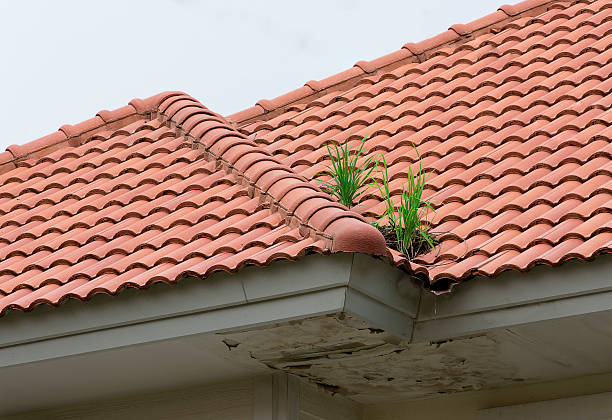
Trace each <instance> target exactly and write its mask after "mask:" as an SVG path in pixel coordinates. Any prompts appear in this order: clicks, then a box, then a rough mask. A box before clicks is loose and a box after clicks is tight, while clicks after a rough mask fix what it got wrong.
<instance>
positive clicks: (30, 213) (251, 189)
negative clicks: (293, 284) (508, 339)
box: [0, 0, 612, 314]
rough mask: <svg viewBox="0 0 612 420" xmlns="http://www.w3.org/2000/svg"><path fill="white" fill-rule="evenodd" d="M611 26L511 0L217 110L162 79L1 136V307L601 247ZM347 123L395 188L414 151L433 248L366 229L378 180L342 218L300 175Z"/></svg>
mask: <svg viewBox="0 0 612 420" xmlns="http://www.w3.org/2000/svg"><path fill="white" fill-rule="evenodd" d="M611 25H612V8H611V7H610V3H609V2H608V1H604V0H599V1H593V2H588V1H566V2H563V1H561V2H555V1H544V0H528V1H524V2H521V3H519V4H517V5H513V6H502V7H500V8H499V10H498V11H496V12H494V13H492V14H490V15H488V16H485V17H483V18H481V19H478V20H476V21H474V22H471V23H468V24H458V25H453V26H452V27H451V28H450V29H449V30H448V31H446V32H444V33H442V34H440V35H438V36H435V37H433V38H431V39H428V40H425V41H422V42H420V43H418V44H411V43H409V44H406V45H405V46H404V47H403V48H402V49H400V50H399V51H396V52H394V53H391V54H388V55H386V56H384V57H381V58H379V59H376V60H372V61H370V62H365V61H360V62H358V63H356V64H355V66H353V67H352V68H351V69H349V70H347V71H345V72H342V73H340V74H337V75H334V76H331V77H328V78H327V79H324V80H321V81H311V82H308V83H307V84H306V85H305V86H304V87H302V88H299V89H297V90H295V91H293V92H289V93H287V94H285V95H282V96H280V97H278V98H275V99H272V100H262V101H259V102H258V103H257V105H255V106H254V107H252V108H250V109H247V110H244V111H241V112H239V113H237V114H234V115H231V116H230V117H228V119H226V118H224V117H222V116H220V115H218V114H216V113H214V112H213V111H211V110H209V109H207V108H206V107H204V106H203V105H201V104H200V103H199V102H197V101H196V100H195V99H193V98H191V97H190V96H188V95H185V94H183V93H181V92H164V93H161V94H159V95H156V96H153V97H151V98H147V99H134V100H132V101H131V102H130V103H129V105H127V106H125V107H122V108H119V109H117V110H114V111H106V110H105V111H100V112H99V113H98V114H97V115H96V116H95V117H94V118H91V119H89V120H87V121H84V122H82V123H80V124H76V125H65V126H62V127H61V128H60V130H59V131H58V132H56V133H53V134H50V135H48V136H45V137H43V138H41V139H38V140H35V141H32V142H30V143H27V144H25V145H22V146H17V145H12V146H9V147H8V149H7V152H4V153H2V154H0V243H1V244H2V246H0V314H4V313H5V312H6V311H7V310H10V309H20V310H30V309H32V308H34V307H35V306H36V305H39V304H43V303H44V304H50V305H58V304H60V303H61V302H63V301H64V300H65V299H68V298H76V299H81V300H86V299H89V297H91V296H92V295H93V294H95V293H107V294H116V293H118V292H120V291H121V290H123V289H124V288H126V287H136V288H146V287H148V286H149V285H150V284H151V283H154V282H165V283H175V282H177V281H179V280H180V278H181V277H184V276H197V277H205V276H207V275H209V274H210V273H211V272H213V271H218V270H224V271H230V272H234V271H236V270H238V269H240V268H241V267H243V266H245V265H248V264H254V265H267V264H269V263H271V262H272V261H274V260H277V259H291V260H293V259H297V258H299V257H300V256H302V255H304V254H306V253H311V252H316V253H329V252H364V253H370V254H374V255H379V256H386V257H388V258H389V259H390V261H391V262H392V263H393V264H395V265H397V266H398V267H401V268H403V269H405V270H407V271H409V272H411V273H413V274H415V275H418V276H421V277H422V278H423V279H424V280H425V283H426V285H428V286H429V287H430V288H431V289H432V290H434V291H445V290H448V289H449V287H450V286H451V285H452V284H453V283H456V282H459V281H462V280H465V279H467V278H470V277H471V276H474V275H486V276H494V275H497V274H499V273H500V272H502V271H504V270H508V269H513V270H520V271H525V270H528V269H530V268H531V267H533V266H534V265H535V264H549V265H557V264H560V263H562V262H563V261H565V260H567V259H572V258H579V259H591V258H594V257H595V256H597V255H598V254H600V253H603V252H610V244H611V243H612V216H610V215H611V214H612V188H611V187H610V186H611V185H612V170H611V168H612V153H611V150H612V149H611V147H612V146H610V143H611V139H612V127H611V120H612V111H611V108H610V107H611V105H612V94H611V93H612V92H611V90H612V85H611V84H610V80H611V78H610V74H611V73H612V48H611V46H610V43H611V42H610V33H611V32H612V26H611ZM228 120H229V121H228ZM236 126H237V127H239V130H237V129H236V128H235V127H236ZM364 136H368V137H369V140H368V141H367V143H366V147H365V151H366V155H370V156H372V155H376V154H380V153H384V154H385V155H386V157H387V162H388V163H389V173H390V176H391V187H392V191H393V194H395V198H396V199H397V197H398V196H397V195H398V194H399V193H400V191H401V188H402V185H403V184H404V183H405V181H406V173H407V170H408V168H409V167H410V166H413V169H415V167H416V166H415V165H416V160H417V156H416V154H415V152H414V150H413V148H412V145H413V144H416V145H417V146H418V147H419V151H420V153H421V157H422V162H423V165H424V167H425V170H426V171H428V172H431V175H430V177H429V179H428V183H427V186H426V189H425V192H424V197H425V198H427V199H429V200H431V201H432V203H433V205H434V207H435V208H436V210H437V213H436V217H435V219H434V224H433V230H434V231H435V232H437V235H438V237H439V239H440V243H439V245H438V246H437V247H436V248H435V249H434V250H432V251H430V252H428V253H426V254H424V255H419V256H417V257H416V258H415V259H414V260H413V261H407V260H406V259H405V258H404V257H402V256H401V255H400V254H399V253H397V252H396V251H392V250H390V249H388V248H386V246H385V244H384V240H383V238H382V235H381V234H380V233H379V232H378V231H377V230H376V229H374V228H373V227H372V226H370V225H369V223H367V222H369V221H371V220H374V219H375V218H376V217H378V216H379V215H380V214H381V213H382V211H383V209H384V204H383V203H382V202H381V198H380V197H379V195H378V193H377V192H376V191H369V192H368V193H367V194H366V195H364V197H363V199H362V202H361V203H359V205H358V206H356V207H355V208H354V209H353V210H352V211H349V210H347V209H346V208H344V207H343V206H341V205H339V204H338V203H336V202H335V201H333V200H332V199H331V198H330V197H329V196H327V195H326V194H324V193H322V192H321V191H320V190H319V189H318V187H317V185H316V183H314V182H312V178H313V177H314V176H315V175H316V174H317V173H318V172H319V171H320V170H321V169H323V168H324V167H325V166H326V165H327V164H328V156H327V151H326V149H325V144H326V142H327V141H329V140H330V139H333V140H335V141H336V142H344V141H349V142H351V144H353V145H356V144H358V143H359V142H360V141H361V139H362V138H363V137H364Z"/></svg>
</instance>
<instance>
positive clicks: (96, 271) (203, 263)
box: [0, 92, 386, 314]
mask: <svg viewBox="0 0 612 420" xmlns="http://www.w3.org/2000/svg"><path fill="white" fill-rule="evenodd" d="M177 124H179V125H180V126H181V128H180V129H177V128H176V126H177ZM8 150H9V151H8V152H5V153H3V155H2V156H0V158H4V159H3V163H2V164H1V165H0V171H1V172H3V173H2V174H1V175H0V185H1V186H0V226H1V228H0V243H1V244H2V245H1V246H0V313H2V314H3V313H5V312H6V311H7V310H9V309H31V308H33V307H34V306H36V305H38V304H40V303H47V304H54V305H55V304H58V303H61V301H63V300H65V299H67V298H70V297H73V298H78V299H88V298H89V297H90V296H92V295H93V294H95V293H108V294H115V293H117V292H119V291H120V290H122V289H123V288H125V287H137V288H144V287H147V286H148V285H150V284H151V283H154V282H165V283H174V282H176V281H177V280H178V279H179V278H180V277H181V276H184V275H189V276H202V277H203V276H206V275H208V274H209V273H211V272H213V271H217V270H224V271H230V272H233V271H236V270H238V269H239V268H240V267H242V266H244V265H246V264H255V265H267V264H269V263H270V262H271V261H273V260H276V259H295V258H297V257H299V256H300V255H304V254H305V253H308V252H318V253H327V252H335V251H349V252H351V251H360V252H364V251H366V250H367V251H368V252H372V250H373V253H374V254H377V253H378V254H385V253H386V248H385V245H384V240H383V239H382V237H381V236H380V234H379V233H378V231H376V229H374V228H373V227H371V226H369V225H368V224H366V223H364V222H363V218H362V217H361V216H359V215H358V214H356V213H353V212H349V211H346V210H345V209H344V207H342V206H340V205H339V204H337V203H334V202H333V201H332V200H331V199H330V198H329V197H327V196H326V195H325V194H322V193H320V192H318V191H317V190H316V188H314V187H312V186H311V185H310V184H309V183H308V182H307V181H305V180H304V179H303V178H301V177H299V176H297V175H296V174H295V173H294V172H293V171H291V170H290V169H288V168H286V167H284V166H283V165H282V164H281V163H280V162H279V161H278V160H276V159H275V158H273V157H271V156H270V155H269V154H266V153H265V152H264V151H262V150H261V148H259V147H258V146H256V145H254V144H253V143H252V142H250V141H249V140H247V139H245V136H244V135H242V134H240V133H238V132H236V131H235V130H234V129H233V128H232V127H230V126H228V125H227V123H226V122H225V120H224V119H223V117H221V116H219V115H217V114H214V113H213V112H211V111H209V110H208V109H207V108H205V107H204V106H202V105H201V104H200V103H198V102H197V101H196V100H195V99H193V98H191V97H189V96H188V95H185V94H181V93H172V92H170V93H163V94H161V95H158V96H156V97H152V98H149V99H148V100H146V101H143V100H134V101H132V102H131V103H130V105H128V106H126V107H124V108H120V109H118V110H115V111H112V112H109V111H101V112H100V113H99V114H98V116H96V117H95V118H92V119H90V120H88V121H85V122H83V123H81V124H79V125H77V126H74V127H73V126H64V127H62V128H61V129H60V131H58V132H57V133H54V134H52V135H50V136H47V137H44V138H42V139H39V140H37V141H35V142H32V143H29V144H27V145H25V146H9V148H8ZM13 155H16V156H23V158H21V159H18V160H15V159H14V158H13ZM15 166H16V167H15ZM355 225H356V226H355ZM355 240H356V242H355Z"/></svg>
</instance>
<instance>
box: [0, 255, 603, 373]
mask: <svg viewBox="0 0 612 420" xmlns="http://www.w3.org/2000/svg"><path fill="white" fill-rule="evenodd" d="M611 267H612V256H601V257H599V258H598V259H596V260H595V261H593V262H588V263H584V262H569V263H566V264H564V265H563V267H562V268H551V267H536V268H534V269H533V270H532V271H530V272H529V273H517V272H508V273H504V274H502V275H501V276H499V277H497V278H495V279H487V278H482V279H474V280H471V281H469V282H467V283H466V284H463V285H460V286H458V287H456V288H455V290H454V291H453V292H452V293H450V294H448V295H442V296H435V295H432V294H431V293H429V292H426V291H424V290H422V289H421V288H420V287H419V286H418V284H417V283H416V282H415V281H414V280H412V279H411V278H410V277H409V276H408V275H406V274H405V273H403V272H401V271H399V270H397V269H395V268H393V267H391V266H390V265H388V264H386V263H385V262H383V261H379V260H376V259H373V258H371V257H368V256H365V255H360V254H334V255H328V256H321V255H311V256H307V257H304V258H303V259H301V260H300V261H298V262H290V261H279V262H276V263H274V264H272V265H271V266H270V267H266V268H260V267H248V268H245V269H243V270H242V271H240V272H239V273H237V274H228V273H224V272H221V273H216V274H214V275H212V276H211V277H209V278H208V279H206V280H198V279H185V280H182V281H181V282H179V284H177V285H173V286H168V285H164V284H159V285H154V286H152V287H151V288H150V289H148V290H146V291H142V290H126V291H124V292H122V293H120V294H119V295H117V296H106V295H98V296H95V297H94V298H92V299H91V300H90V301H89V302H85V303H84V302H80V301H68V302H66V303H64V304H62V305H60V306H59V307H57V308H50V307H39V308H37V309H35V310H34V311H33V312H31V313H21V312H17V311H14V312H9V313H8V314H7V315H6V316H5V317H3V318H1V319H0V367H6V366H14V365H19V364H24V363H30V362H35V361H41V360H47V359H52V358H58V357H66V356H71V355H78V354H85V353H90V352H95V351H101V350H108V349H113V348H121V347H126V346H132V345H137V344H143V343H152V342H157V341H163V340H169V339H179V338H181V337H190V336H194V335H198V334H205V333H211V332H222V331H236V330H244V329H252V328H257V327H258V326H262V325H269V324H273V323H281V322H287V321H291V320H295V319H305V318H311V317H315V316H319V315H325V314H337V313H348V314H350V315H351V316H353V317H355V318H357V319H360V320H363V321H366V322H368V323H370V324H371V325H373V326H375V327H377V328H380V329H383V330H386V331H388V332H391V333H393V334H395V335H397V336H398V337H400V338H402V339H403V340H405V341H406V342H429V341H443V340H448V339H454V338H460V337H466V336H470V335H475V334H479V333H483V332H487V331H493V330H497V329H502V328H508V327H512V326H517V325H525V324H532V323H538V322H543V321H547V320H552V319H559V318H564V317H572V316H580V315H584V314H588V313H593V312H602V311H609V310H611V309H612V299H611V298H612V281H610V280H611V276H610V275H609V273H610V272H611V271H610V268H611Z"/></svg>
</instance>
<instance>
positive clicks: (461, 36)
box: [227, 0, 589, 125]
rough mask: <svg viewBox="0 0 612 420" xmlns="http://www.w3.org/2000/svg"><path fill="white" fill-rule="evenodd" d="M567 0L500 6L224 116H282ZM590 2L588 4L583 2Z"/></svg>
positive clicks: (233, 119) (248, 119)
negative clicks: (299, 104)
mask: <svg viewBox="0 0 612 420" xmlns="http://www.w3.org/2000/svg"><path fill="white" fill-rule="evenodd" d="M568 1H569V0H524V1H522V2H520V3H517V4H515V5H503V6H500V7H499V8H498V10H497V11H495V12H493V13H490V14H488V15H486V16H483V17H481V18H479V19H476V20H473V21H472V22H469V23H465V24H463V23H458V24H454V25H452V26H451V27H450V28H449V29H448V30H447V31H445V32H442V33H441V34H438V35H436V36H434V37H432V38H428V39H425V40H423V41H420V42H418V43H411V42H409V43H407V44H404V46H402V48H401V49H399V50H397V51H394V52H391V53H389V54H387V55H384V56H382V57H379V58H376V59H373V60H371V61H364V60H362V61H358V62H357V63H355V65H353V67H351V68H350V69H347V70H345V71H343V72H340V73H337V74H335V75H332V76H329V77H327V78H325V79H322V80H311V81H309V82H306V83H305V84H304V86H302V87H300V88H298V89H295V90H293V91H291V92H288V93H285V94H283V95H281V96H278V97H276V98H274V99H260V100H259V101H257V103H256V104H255V105H254V106H252V107H250V108H247V109H244V110H242V111H238V112H235V113H233V114H231V115H228V116H227V119H228V121H229V122H230V123H231V124H238V125H245V124H249V123H252V122H254V120H255V119H257V118H262V117H267V118H272V117H274V116H276V114H278V113H280V112H282V110H283V108H284V107H286V106H288V105H293V104H295V103H296V102H299V101H303V100H305V99H307V98H311V99H315V98H317V97H318V96H321V95H324V94H326V93H328V92H329V90H331V89H342V90H346V89H348V88H350V87H352V86H353V85H355V84H356V83H357V82H359V81H360V80H361V79H362V78H363V77H364V76H368V75H371V74H372V73H375V72H376V71H378V70H381V69H383V68H384V69H386V70H393V69H394V68H396V67H398V66H400V65H403V64H406V63H408V62H422V61H424V60H426V59H428V58H429V57H430V56H431V54H432V52H433V51H434V50H436V49H439V48H442V47H448V46H451V45H457V43H458V42H467V41H469V40H470V39H471V37H473V35H474V33H476V32H484V31H488V30H493V29H497V28H495V27H494V26H495V25H499V24H502V23H504V22H510V21H513V20H515V19H517V18H519V17H524V16H526V15H529V16H531V15H535V14H538V13H541V12H542V11H543V10H544V8H545V7H546V6H547V5H551V6H552V5H553V4H556V3H559V2H568ZM582 1H586V2H589V0H582Z"/></svg>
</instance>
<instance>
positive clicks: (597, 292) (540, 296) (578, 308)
mask: <svg viewBox="0 0 612 420" xmlns="http://www.w3.org/2000/svg"><path fill="white" fill-rule="evenodd" d="M610 310H612V255H602V256H599V257H598V258H596V259H595V260H594V261H591V262H581V261H572V262H566V263H565V264H564V265H563V266H561V267H548V266H538V267H535V268H534V269H533V270H531V271H530V272H528V273H520V272H506V273H503V274H502V275H500V276H499V277H496V278H493V279H490V278H476V279H473V280H470V281H469V282H466V283H465V284H462V285H458V286H457V287H456V288H455V290H453V292H452V293H449V294H447V295H440V296H435V295H433V294H431V293H424V294H423V296H422V299H421V305H420V308H419V315H418V318H417V322H416V325H415V332H414V336H413V339H414V341H421V342H422V341H438V340H447V339H453V338H460V337H464V336H468V335H475V334H479V333H483V332H487V331H492V330H495V329H500V328H508V327H512V326H518V325H525V324H531V323H537V322H542V321H547V320H552V319H560V318H568V317H575V316H581V315H586V314H590V313H595V312H603V311H610Z"/></svg>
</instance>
